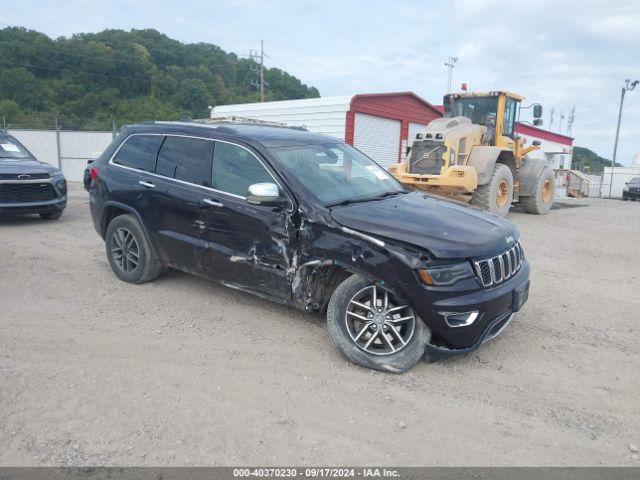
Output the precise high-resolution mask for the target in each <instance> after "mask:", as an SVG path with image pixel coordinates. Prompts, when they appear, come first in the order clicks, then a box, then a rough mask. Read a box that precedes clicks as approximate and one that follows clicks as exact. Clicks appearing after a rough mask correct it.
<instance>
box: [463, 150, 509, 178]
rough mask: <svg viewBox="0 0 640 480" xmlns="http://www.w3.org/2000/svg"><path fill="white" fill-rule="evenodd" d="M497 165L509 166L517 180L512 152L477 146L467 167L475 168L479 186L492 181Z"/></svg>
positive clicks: (470, 156) (471, 153) (472, 151)
mask: <svg viewBox="0 0 640 480" xmlns="http://www.w3.org/2000/svg"><path fill="white" fill-rule="evenodd" d="M496 163H503V164H505V165H507V166H508V167H509V169H510V170H511V173H512V174H513V177H514V179H515V178H516V173H517V170H516V161H515V158H514V156H513V152H512V151H511V150H507V149H504V148H502V147H491V146H486V145H477V146H475V147H473V148H472V149H471V152H470V153H469V159H468V160H467V166H469V167H473V168H474V169H475V171H476V172H477V174H478V185H486V184H487V183H489V182H490V181H491V176H492V175H493V169H494V167H495V165H496Z"/></svg>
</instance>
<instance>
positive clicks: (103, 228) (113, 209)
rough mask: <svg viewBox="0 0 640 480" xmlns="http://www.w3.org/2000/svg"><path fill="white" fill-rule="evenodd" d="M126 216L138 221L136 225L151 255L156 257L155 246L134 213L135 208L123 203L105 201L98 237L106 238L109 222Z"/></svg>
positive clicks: (145, 228) (140, 220)
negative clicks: (149, 248) (142, 234)
mask: <svg viewBox="0 0 640 480" xmlns="http://www.w3.org/2000/svg"><path fill="white" fill-rule="evenodd" d="M127 214H131V215H133V216H134V217H136V220H138V224H139V225H140V228H141V229H142V233H144V236H145V237H146V239H147V242H149V245H150V246H151V248H152V249H153V253H154V254H155V255H157V249H156V246H155V245H154V243H153V241H152V240H151V236H150V235H149V232H148V231H147V227H146V226H145V224H144V222H143V221H142V217H141V216H140V214H139V213H138V212H137V211H136V209H135V208H132V207H130V206H129V205H126V204H124V203H120V202H114V201H112V200H110V201H107V202H106V203H105V206H104V209H103V213H102V219H101V222H100V235H101V236H102V238H103V240H104V239H105V236H106V233H107V227H108V226H109V223H111V221H112V220H113V219H114V218H116V217H119V216H121V215H127Z"/></svg>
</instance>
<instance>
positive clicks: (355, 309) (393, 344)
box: [345, 284, 416, 355]
mask: <svg viewBox="0 0 640 480" xmlns="http://www.w3.org/2000/svg"><path fill="white" fill-rule="evenodd" d="M345 322H346V326H347V331H348V332H349V336H350V337H351V340H353V342H354V343H355V344H356V345H357V346H358V347H359V348H360V349H362V350H364V351H365V352H367V353H370V354H373V355H391V354H393V353H397V352H399V351H400V350H402V349H403V348H405V347H406V346H407V344H408V343H409V341H410V340H411V338H412V337H413V334H414V331H415V322H416V318H415V315H414V313H413V310H412V309H411V308H410V307H409V306H408V305H406V304H405V303H404V302H402V301H400V300H399V299H398V298H397V297H396V296H395V295H394V294H393V293H392V292H390V291H389V290H387V289H385V288H382V287H380V286H378V285H375V284H374V285H369V286H368V287H365V288H363V289H362V290H360V291H359V292H357V293H356V294H355V295H354V296H353V297H351V300H349V303H348V305H347V311H346V313H345Z"/></svg>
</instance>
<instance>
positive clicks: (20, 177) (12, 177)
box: [0, 173, 50, 180]
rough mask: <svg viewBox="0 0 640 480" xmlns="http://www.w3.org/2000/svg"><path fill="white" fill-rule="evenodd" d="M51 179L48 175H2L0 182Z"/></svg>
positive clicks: (0, 174) (0, 175)
mask: <svg viewBox="0 0 640 480" xmlns="http://www.w3.org/2000/svg"><path fill="white" fill-rule="evenodd" d="M43 178H50V175H49V174H48V173H0V180H42V179H43Z"/></svg>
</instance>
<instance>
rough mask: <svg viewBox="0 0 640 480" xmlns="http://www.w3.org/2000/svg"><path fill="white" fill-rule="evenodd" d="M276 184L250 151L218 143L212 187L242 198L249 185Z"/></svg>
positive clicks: (214, 154) (214, 158)
mask: <svg viewBox="0 0 640 480" xmlns="http://www.w3.org/2000/svg"><path fill="white" fill-rule="evenodd" d="M254 183H275V181H274V179H273V177H272V176H271V174H270V173H269V172H268V171H267V169H266V168H265V167H264V165H262V163H260V161H259V160H258V159H257V158H256V157H255V155H253V154H252V153H251V152H249V151H248V150H245V149H244V148H242V147H239V146H237V145H233V144H230V143H222V142H216V147H215V150H214V153H213V170H212V187H213V188H215V189H216V190H220V191H222V192H227V193H232V194H234V195H239V196H241V197H246V196H247V191H248V190H249V185H253V184H254Z"/></svg>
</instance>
